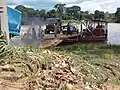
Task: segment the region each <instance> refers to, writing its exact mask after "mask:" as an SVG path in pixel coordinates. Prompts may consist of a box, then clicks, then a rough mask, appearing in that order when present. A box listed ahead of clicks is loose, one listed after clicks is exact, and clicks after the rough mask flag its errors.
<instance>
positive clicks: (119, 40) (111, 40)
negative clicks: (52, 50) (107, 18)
mask: <svg viewBox="0 0 120 90" xmlns="http://www.w3.org/2000/svg"><path fill="white" fill-rule="evenodd" d="M108 32H109V33H108V41H107V43H108V44H118V45H120V24H117V23H109V24H108Z"/></svg>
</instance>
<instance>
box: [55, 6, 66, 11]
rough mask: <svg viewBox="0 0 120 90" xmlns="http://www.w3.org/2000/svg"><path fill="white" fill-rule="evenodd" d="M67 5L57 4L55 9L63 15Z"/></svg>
mask: <svg viewBox="0 0 120 90" xmlns="http://www.w3.org/2000/svg"><path fill="white" fill-rule="evenodd" d="M65 5H66V4H56V5H55V6H54V8H55V9H57V11H58V12H59V13H63V12H64V10H65Z"/></svg>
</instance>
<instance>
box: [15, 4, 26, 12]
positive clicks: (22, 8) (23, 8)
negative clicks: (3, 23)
mask: <svg viewBox="0 0 120 90" xmlns="http://www.w3.org/2000/svg"><path fill="white" fill-rule="evenodd" d="M15 9H17V10H19V11H21V12H22V13H23V12H25V11H26V7H24V6H23V5H18V6H16V7H15Z"/></svg>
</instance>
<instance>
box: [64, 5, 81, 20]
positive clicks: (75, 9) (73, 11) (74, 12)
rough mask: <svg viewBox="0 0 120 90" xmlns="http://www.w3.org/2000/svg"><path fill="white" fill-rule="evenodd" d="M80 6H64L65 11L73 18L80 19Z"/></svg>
mask: <svg viewBox="0 0 120 90" xmlns="http://www.w3.org/2000/svg"><path fill="white" fill-rule="evenodd" d="M80 11H81V8H80V7H79V6H72V7H68V8H66V13H67V14H68V15H70V16H72V17H73V18H74V19H80Z"/></svg>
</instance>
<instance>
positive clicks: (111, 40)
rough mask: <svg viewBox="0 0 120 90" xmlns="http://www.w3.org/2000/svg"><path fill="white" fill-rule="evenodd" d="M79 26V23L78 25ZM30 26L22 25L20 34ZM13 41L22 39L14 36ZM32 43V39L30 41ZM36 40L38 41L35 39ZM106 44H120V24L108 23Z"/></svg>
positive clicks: (18, 42)
mask: <svg viewBox="0 0 120 90" xmlns="http://www.w3.org/2000/svg"><path fill="white" fill-rule="evenodd" d="M78 26H79V27H80V25H78ZM30 27H31V26H22V28H21V34H23V33H25V32H27V31H28V30H29V28H30ZM42 28H43V29H45V25H42ZM79 29H80V28H79ZM12 42H13V43H16V44H21V43H22V41H21V39H20V38H14V39H13V40H12ZM30 42H31V43H32V41H30ZM37 42H38V41H37ZM107 44H112V45H113V44H117V45H120V24H117V23H109V24H108V41H107Z"/></svg>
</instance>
